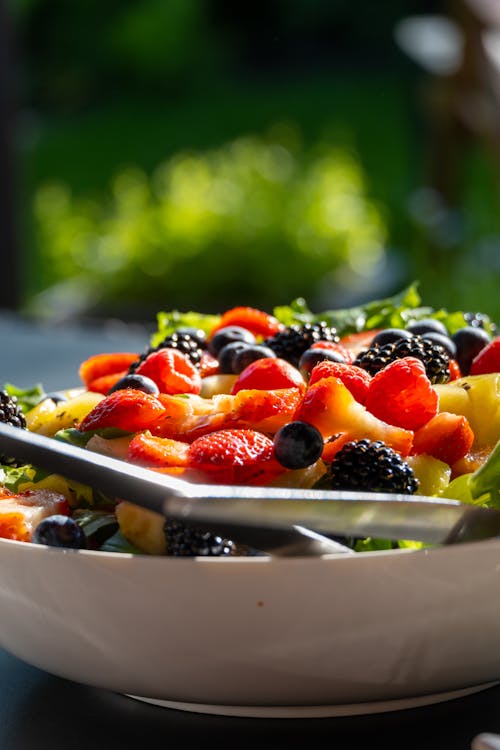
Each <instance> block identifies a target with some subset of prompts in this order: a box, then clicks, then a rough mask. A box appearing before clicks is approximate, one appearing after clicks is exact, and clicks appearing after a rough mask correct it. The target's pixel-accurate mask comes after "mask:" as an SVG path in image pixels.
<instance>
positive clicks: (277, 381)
mask: <svg viewBox="0 0 500 750" xmlns="http://www.w3.org/2000/svg"><path fill="white" fill-rule="evenodd" d="M281 388H300V389H301V390H302V391H304V390H305V388H306V384H305V381H304V378H303V377H302V375H301V374H300V372H299V371H298V370H297V368H296V367H294V366H293V365H292V364H290V362H287V361H286V360H285V359H281V358H280V357H264V358H263V359H257V360H256V361H255V362H252V363H251V364H250V365H248V367H245V369H244V370H242V372H240V374H239V375H238V378H237V380H236V381H235V382H234V384H233V387H232V390H231V393H232V394H233V395H234V394H235V393H238V391H241V390H249V389H251V390H265V391H273V390H277V389H281Z"/></svg>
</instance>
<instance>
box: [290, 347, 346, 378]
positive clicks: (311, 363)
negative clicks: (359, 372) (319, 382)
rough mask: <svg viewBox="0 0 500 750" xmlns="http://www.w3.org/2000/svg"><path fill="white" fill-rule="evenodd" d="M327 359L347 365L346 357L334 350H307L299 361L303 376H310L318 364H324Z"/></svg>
mask: <svg viewBox="0 0 500 750" xmlns="http://www.w3.org/2000/svg"><path fill="white" fill-rule="evenodd" d="M325 359H327V360H328V361H329V362H340V363H343V364H345V357H343V356H342V354H340V352H336V351H334V350H333V349H320V348H319V347H317V348H315V349H306V351H305V352H304V354H303V355H302V356H301V358H300V359H299V370H300V372H301V373H302V375H310V374H311V371H312V369H313V367H315V365H317V364H318V362H324V361H325Z"/></svg>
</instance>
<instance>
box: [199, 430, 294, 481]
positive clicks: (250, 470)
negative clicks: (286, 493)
mask: <svg viewBox="0 0 500 750" xmlns="http://www.w3.org/2000/svg"><path fill="white" fill-rule="evenodd" d="M188 465H189V466H190V467H191V468H193V469H197V470H199V471H202V472H204V473H205V474H207V475H209V477H210V478H211V479H213V480H216V481H218V482H220V483H223V484H265V483H267V482H269V481H270V480H271V479H272V478H274V477H275V476H278V475H279V474H281V473H283V472H284V471H285V469H284V468H283V466H280V464H279V463H278V461H277V460H276V459H275V458H274V443H273V441H272V440H271V438H269V437H267V436H266V435H264V434H263V433H261V432H257V431H256V430H250V429H242V430H237V429H236V430H232V429H229V430H218V431H216V432H211V433H209V434H207V435H203V436H202V437H199V438H197V439H196V440H195V441H194V442H193V443H191V445H190V446H189V449H188Z"/></svg>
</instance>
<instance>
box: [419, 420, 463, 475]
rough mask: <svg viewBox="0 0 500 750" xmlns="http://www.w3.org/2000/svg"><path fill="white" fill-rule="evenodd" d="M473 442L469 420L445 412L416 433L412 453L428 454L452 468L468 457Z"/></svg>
mask: <svg viewBox="0 0 500 750" xmlns="http://www.w3.org/2000/svg"><path fill="white" fill-rule="evenodd" d="M473 442H474V433H473V431H472V429H471V426H470V424H469V422H468V421H467V418H466V417H464V416H462V415H461V414H451V413H449V412H445V411H443V412H440V413H439V414H436V416H434V417H432V419H430V420H429V421H428V422H427V423H426V424H424V426H423V427H421V428H420V429H419V430H417V431H416V432H415V435H414V438H413V448H412V453H427V454H428V455H429V456H434V458H438V459H439V460H440V461H444V462H445V463H447V464H449V465H450V466H451V465H452V464H454V463H455V462H456V461H459V460H460V459H461V458H463V457H464V456H466V455H467V453H468V452H469V451H470V449H471V448H472V443H473Z"/></svg>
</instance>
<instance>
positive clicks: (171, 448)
mask: <svg viewBox="0 0 500 750" xmlns="http://www.w3.org/2000/svg"><path fill="white" fill-rule="evenodd" d="M187 451H188V444H187V443H184V442H182V441H180V440H171V439H170V438H162V437H156V436H154V435H151V433H150V432H148V431H145V432H139V433H138V434H137V435H135V436H134V437H133V438H132V440H131V441H130V443H129V446H128V454H127V460H128V461H131V462H132V463H138V464H144V465H146V466H150V467H167V466H170V467H172V466H178V467H183V466H184V467H185V466H187V458H188V454H187Z"/></svg>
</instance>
